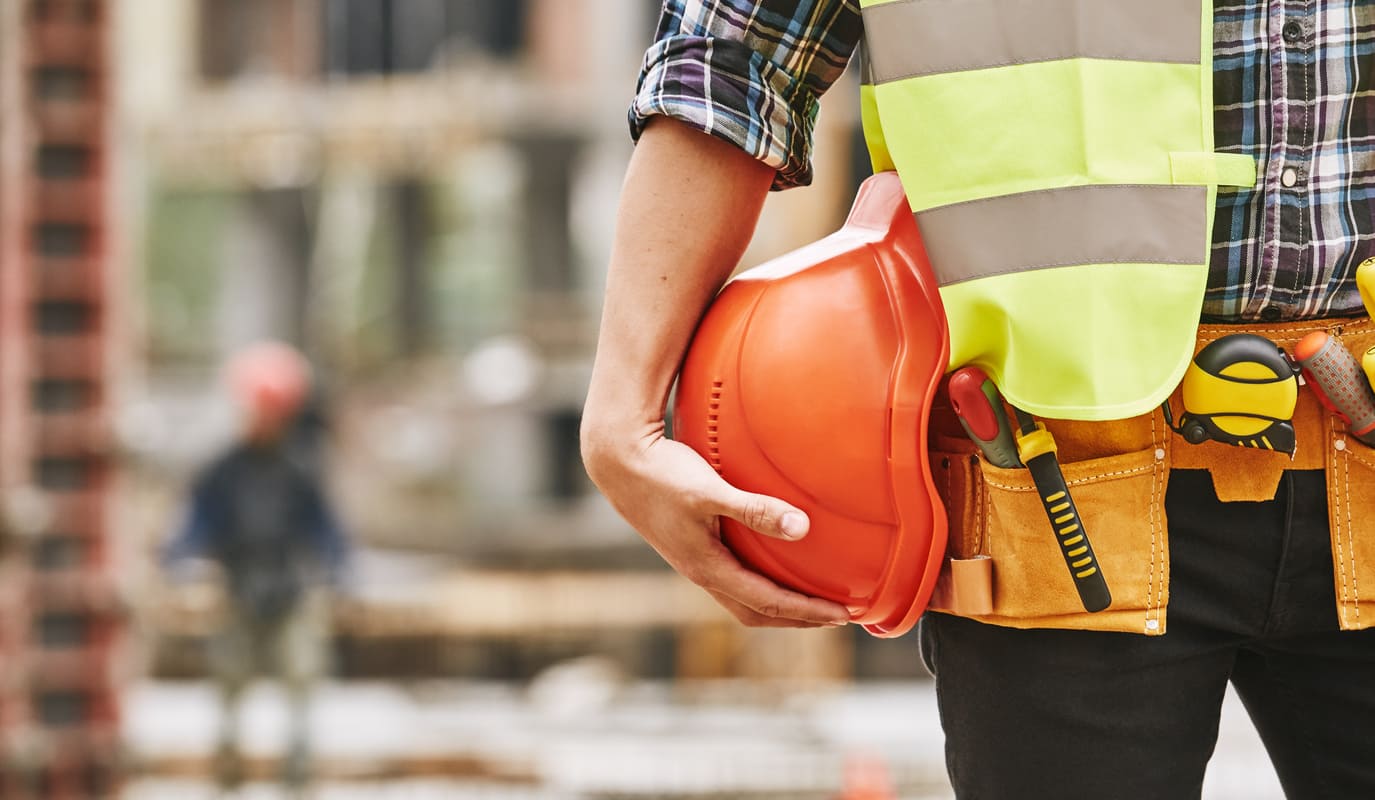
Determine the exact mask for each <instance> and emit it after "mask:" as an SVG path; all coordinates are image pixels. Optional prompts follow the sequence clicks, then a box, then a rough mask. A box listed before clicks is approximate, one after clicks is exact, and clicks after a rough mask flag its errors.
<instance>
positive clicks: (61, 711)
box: [34, 691, 90, 725]
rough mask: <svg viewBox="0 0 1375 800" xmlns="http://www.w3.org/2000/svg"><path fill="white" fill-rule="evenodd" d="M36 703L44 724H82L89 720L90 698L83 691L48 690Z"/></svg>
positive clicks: (41, 693) (40, 695)
mask: <svg viewBox="0 0 1375 800" xmlns="http://www.w3.org/2000/svg"><path fill="white" fill-rule="evenodd" d="M34 705H36V706H38V718H39V721H40V722H42V724H44V725H80V724H81V723H83V722H86V721H87V716H88V709H89V705H90V698H89V697H88V696H87V693H86V692H83V691H46V692H39V693H38V697H37V702H36V703H34Z"/></svg>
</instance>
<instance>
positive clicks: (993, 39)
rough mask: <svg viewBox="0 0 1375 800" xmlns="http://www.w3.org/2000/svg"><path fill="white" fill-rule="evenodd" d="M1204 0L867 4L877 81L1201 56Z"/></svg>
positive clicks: (901, 0) (904, 0)
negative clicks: (1067, 62) (1073, 62)
mask: <svg viewBox="0 0 1375 800" xmlns="http://www.w3.org/2000/svg"><path fill="white" fill-rule="evenodd" d="M1202 13H1203V10H1202V4H1201V3H1200V2H1199V0H897V1H896V2H892V3H882V4H879V5H872V6H866V7H865V8H864V38H865V40H866V41H867V44H868V46H869V47H868V53H867V55H868V58H869V61H870V70H871V72H872V73H873V78H874V80H875V81H876V82H878V83H886V82H888V81H897V80H902V79H904V78H915V77H918V76H921V75H936V74H940V73H945V72H964V71H967V70H974V69H986V68H989V67H1002V66H1009V65H1012V64H1028V63H1033V62H1039V61H1058V60H1061V59H1067V58H1099V59H1114V60H1124V61H1157V62H1166V63H1172V64H1198V63H1199V62H1200V53H1202V50H1203V45H1202V42H1201V40H1200V37H1201V36H1202V31H1203V21H1202Z"/></svg>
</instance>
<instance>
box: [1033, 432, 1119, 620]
mask: <svg viewBox="0 0 1375 800" xmlns="http://www.w3.org/2000/svg"><path fill="white" fill-rule="evenodd" d="M1027 469H1029V470H1031V479H1032V481H1033V482H1034V483H1035V484H1036V493H1037V495H1038V496H1040V498H1041V504H1042V505H1043V506H1044V507H1045V510H1046V518H1047V519H1049V520H1050V527H1051V529H1052V530H1053V531H1055V539H1056V541H1057V542H1059V544H1060V555H1062V556H1064V558H1065V566H1066V567H1068V568H1069V574H1070V576H1071V577H1072V578H1074V588H1075V589H1076V590H1077V591H1078V592H1079V600H1080V601H1081V602H1083V604H1084V610H1085V611H1102V610H1103V609H1105V608H1107V607H1108V606H1110V605H1112V594H1111V593H1110V592H1109V591H1108V582H1107V581H1106V580H1104V578H1103V570H1102V569H1101V568H1100V567H1099V566H1098V557H1097V556H1096V555H1094V553H1093V545H1092V544H1090V543H1089V534H1088V531H1086V530H1084V520H1083V518H1082V517H1080V516H1079V509H1078V507H1076V506H1075V505H1074V498H1073V497H1071V496H1070V493H1069V486H1068V485H1067V484H1066V483H1065V476H1064V473H1062V472H1061V471H1060V463H1059V462H1058V461H1057V460H1056V458H1055V454H1054V453H1044V454H1042V455H1039V456H1036V457H1034V458H1032V459H1031V460H1030V461H1028V462H1027Z"/></svg>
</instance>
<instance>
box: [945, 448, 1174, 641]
mask: <svg viewBox="0 0 1375 800" xmlns="http://www.w3.org/2000/svg"><path fill="white" fill-rule="evenodd" d="M1161 454H1162V451H1160V450H1158V449H1157V448H1155V447H1151V448H1147V449H1144V450H1139V451H1135V452H1131V453H1126V454H1123V455H1114V456H1108V457H1105V458H1095V459H1090V460H1087V461H1079V462H1074V463H1067V464H1063V465H1061V470H1062V471H1063V472H1064V475H1065V481H1066V483H1067V484H1068V485H1069V488H1070V493H1071V495H1072V496H1073V498H1074V503H1075V505H1076V506H1077V507H1078V509H1079V514H1080V517H1081V519H1082V522H1083V527H1084V531H1085V533H1086V535H1087V538H1088V540H1089V541H1090V542H1091V543H1092V546H1093V550H1094V553H1095V554H1096V555H1097V557H1098V563H1099V566H1100V567H1101V569H1102V571H1103V576H1104V578H1105V579H1106V581H1107V584H1108V588H1109V590H1110V591H1111V593H1112V597H1113V602H1112V605H1111V606H1110V607H1109V608H1108V609H1107V610H1104V611H1101V612H1097V613H1092V614H1090V613H1088V612H1086V611H1085V610H1084V606H1083V604H1082V603H1081V601H1080V599H1079V594H1078V593H1077V592H1076V591H1075V587H1074V582H1073V579H1072V578H1071V576H1070V573H1069V570H1068V568H1067V567H1066V565H1065V559H1064V557H1063V556H1062V554H1061V550H1060V544H1059V540H1058V539H1057V537H1056V534H1055V531H1054V530H1053V529H1052V527H1051V523H1050V520H1049V519H1047V517H1046V512H1045V510H1044V507H1043V505H1042V503H1041V499H1040V496H1039V494H1038V493H1037V491H1036V487H1035V485H1034V484H1033V483H1032V480H1031V475H1030V473H1029V472H1028V471H1027V470H1025V469H1000V468H998V467H994V466H992V465H991V464H988V463H987V462H983V461H981V462H980V472H981V476H982V484H983V492H982V504H981V505H982V507H981V508H980V509H979V511H980V514H981V516H982V518H983V521H984V526H983V527H984V534H983V537H982V539H983V542H982V544H983V554H985V555H988V556H990V557H991V558H992V561H993V610H992V613H990V614H987V615H980V616H979V617H978V618H979V619H982V620H984V621H986V622H992V623H995V624H1000V625H1009V626H1012V627H1020V628H1039V627H1056V628H1082V629H1092V630H1113V631H1126V632H1132V633H1146V634H1160V633H1164V632H1165V620H1164V608H1165V602H1166V600H1167V599H1168V591H1169V558H1168V547H1167V545H1168V541H1167V536H1166V528H1165V513H1164V497H1165V477H1166V462H1165V459H1164V458H1163V457H1161ZM961 555H968V554H961Z"/></svg>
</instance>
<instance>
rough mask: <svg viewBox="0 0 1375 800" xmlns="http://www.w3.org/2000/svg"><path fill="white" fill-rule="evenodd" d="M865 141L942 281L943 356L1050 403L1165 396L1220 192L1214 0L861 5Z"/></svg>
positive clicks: (1132, 403) (1105, 405)
mask: <svg viewBox="0 0 1375 800" xmlns="http://www.w3.org/2000/svg"><path fill="white" fill-rule="evenodd" d="M860 5H861V7H862V9H863V15H864V29H865V33H864V37H865V41H864V50H865V54H864V81H863V82H864V86H863V87H862V90H861V91H862V95H861V96H862V100H863V117H864V130H865V137H866V139H867V140H868V144H869V150H870V154H871V157H872V159H873V162H874V166H875V169H878V170H884V169H896V170H897V171H898V174H899V176H900V177H901V179H902V182H903V186H904V188H905V189H906V192H907V198H908V201H909V202H910V203H911V206H912V210H913V212H915V214H916V217H917V222H918V224H919V226H920V228H921V232H922V237H923V239H924V240H925V243H926V247H927V250H928V253H929V255H930V258H931V263H932V266H933V268H934V270H935V272H936V274H937V277H938V278H939V280H940V283H941V299H942V301H943V302H944V304H945V310H946V314H947V316H948V317H949V323H950V336H951V355H950V366H951V368H954V367H956V366H961V365H965V364H976V365H978V366H980V367H982V368H983V369H984V370H985V371H986V372H987V373H988V374H989V375H990V376H991V377H992V378H993V379H994V381H995V382H996V383H997V384H998V387H999V388H1000V389H1001V390H1002V392H1003V395H1004V396H1005V397H1006V398H1007V399H1008V401H1009V402H1011V403H1013V404H1014V405H1016V406H1019V407H1021V408H1023V409H1025V410H1027V411H1029V412H1031V413H1033V414H1038V415H1041V416H1046V417H1052V418H1061V419H1086V420H1095V419H1119V418H1124V417H1130V416H1135V415H1137V414H1142V413H1145V412H1147V411H1149V410H1151V409H1152V408H1154V407H1155V406H1157V405H1159V404H1160V403H1161V402H1162V401H1164V399H1165V398H1166V397H1167V396H1168V394H1169V393H1170V391H1171V390H1172V389H1173V388H1174V387H1175V386H1176V385H1177V384H1178V383H1179V380H1180V378H1181V377H1182V376H1183V374H1184V371H1185V369H1186V368H1187V367H1188V364H1189V361H1190V359H1191V357H1192V355H1193V345H1194V338H1195V332H1196V330H1197V326H1198V321H1199V311H1200V309H1201V307H1202V302H1203V290H1204V284H1205V281H1206V278H1207V273H1208V268H1207V264H1208V254H1209V246H1210V242H1211V232H1212V219H1213V206H1214V202H1215V200H1216V194H1217V187H1218V186H1219V185H1224V186H1249V185H1252V184H1254V183H1255V178H1256V167H1255V163H1254V161H1253V159H1251V158H1250V157H1249V156H1244V155H1238V154H1226V153H1215V152H1213V93H1212V86H1213V84H1212V81H1213V69H1212V3H1211V1H1210V0H1202V1H1201V0H1144V1H1143V0H861V1H860Z"/></svg>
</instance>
